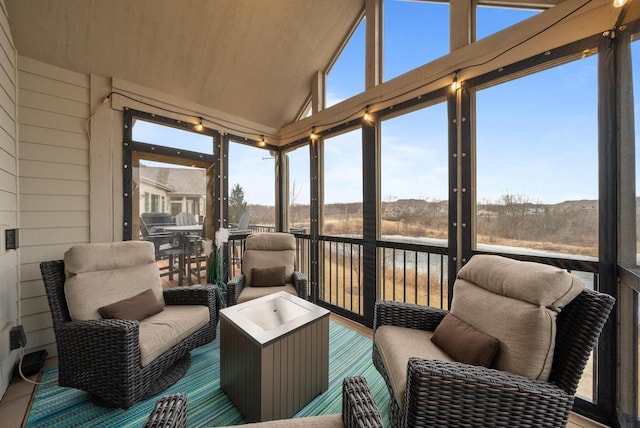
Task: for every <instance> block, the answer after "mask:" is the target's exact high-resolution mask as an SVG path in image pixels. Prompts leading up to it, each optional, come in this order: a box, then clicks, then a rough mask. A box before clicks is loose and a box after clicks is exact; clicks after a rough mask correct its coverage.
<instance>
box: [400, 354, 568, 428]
mask: <svg viewBox="0 0 640 428" xmlns="http://www.w3.org/2000/svg"><path fill="white" fill-rule="evenodd" d="M427 403H428V404H427ZM572 405H573V395H569V394H567V393H566V392H565V391H563V390H562V389H561V388H559V387H557V386H556V385H554V384H552V383H549V382H543V381H537V380H531V379H528V378H525V377H522V376H517V375H513V374H511V373H507V372H502V371H498V370H494V369H488V368H486V367H480V366H471V365H468V364H463V363H457V362H444V361H438V360H423V359H420V358H410V359H409V363H408V367H407V388H406V390H405V397H404V409H405V415H406V417H407V420H406V423H407V426H443V425H444V426H505V427H507V426H512V425H513V423H514V421H519V422H522V421H525V420H529V421H531V424H532V425H535V426H544V427H558V426H565V425H566V423H567V418H568V417H569V411H570V410H571V406H572Z"/></svg>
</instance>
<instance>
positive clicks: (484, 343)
mask: <svg viewBox="0 0 640 428" xmlns="http://www.w3.org/2000/svg"><path fill="white" fill-rule="evenodd" d="M431 341H432V342H433V343H435V344H436V345H437V346H438V347H439V348H440V349H442V350H443V351H445V352H446V353H447V354H449V356H450V357H451V358H453V359H454V360H456V361H458V362H461V363H465V364H472V365H474V366H485V367H491V365H492V364H493V361H494V360H495V358H496V355H497V354H498V350H499V349H500V341H499V340H498V339H496V338H495V337H492V336H489V335H488V334H485V333H483V332H482V331H480V330H477V329H476V328H474V327H473V326H472V325H471V324H467V323H466V322H464V321H462V320H461V319H460V318H458V317H456V316H455V315H452V314H447V315H446V316H445V317H444V318H443V319H442V321H441V322H440V324H439V325H438V327H436V330H435V331H434V332H433V336H432V337H431Z"/></svg>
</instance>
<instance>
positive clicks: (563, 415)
mask: <svg viewBox="0 0 640 428" xmlns="http://www.w3.org/2000/svg"><path fill="white" fill-rule="evenodd" d="M474 257H477V256H474ZM472 260H473V259H472ZM457 281H458V280H457ZM455 293H456V289H455V287H454V298H455ZM614 302H615V301H614V299H613V298H612V297H611V296H609V295H606V294H602V293H599V292H596V291H592V290H589V289H584V290H583V291H582V292H580V293H579V294H578V296H577V297H575V298H574V299H573V300H572V301H571V302H570V303H568V304H567V305H566V306H565V307H564V308H563V309H562V311H561V312H560V313H559V314H558V316H557V320H556V335H555V349H554V353H553V362H552V365H551V372H550V374H549V378H548V380H547V381H543V380H532V379H530V378H527V377H524V376H519V375H514V374H511V373H509V372H506V371H500V370H496V369H494V368H486V367H482V366H476V365H468V364H463V363H460V362H455V361H442V360H438V359H424V358H419V357H409V358H408V363H407V365H406V367H407V369H406V387H405V390H404V391H400V394H401V395H400V397H402V398H401V399H399V400H398V395H396V394H395V393H396V392H397V391H394V387H393V380H392V379H391V377H390V375H389V368H388V367H385V363H384V358H383V353H384V352H383V351H384V350H383V349H380V348H379V345H377V344H376V337H375V335H376V332H377V331H378V329H379V328H380V327H381V326H385V325H386V326H397V327H404V328H407V329H412V330H421V331H426V332H433V331H434V330H435V329H436V328H437V327H438V325H439V324H440V322H441V321H442V319H443V318H444V317H445V315H447V313H448V312H447V311H443V310H440V309H434V308H430V307H426V306H419V305H415V304H408V303H397V302H389V301H379V302H377V303H376V307H375V319H374V345H373V362H374V366H375V367H376V368H377V369H378V371H379V372H380V373H381V374H382V376H383V378H384V380H385V382H386V384H387V387H388V389H389V393H390V394H391V400H390V419H391V422H392V425H393V426H394V427H415V426H492V427H494V426H504V427H511V426H536V427H560V426H565V425H566V423H567V419H568V417H569V412H570V411H571V408H572V405H573V401H574V394H575V392H576V388H577V386H578V382H579V381H580V377H581V376H582V372H583V370H584V368H585V365H586V363H587V360H588V359H589V356H590V353H591V351H592V349H593V348H594V346H595V344H596V343H597V340H598V336H599V335H600V332H601V331H602V328H603V326H604V324H605V322H606V321H607V318H608V316H609V313H610V311H611V310H612V308H613V305H614ZM453 309H454V307H453V305H452V310H453ZM514 328H515V327H514ZM400 331H402V330H400ZM427 340H428V339H427Z"/></svg>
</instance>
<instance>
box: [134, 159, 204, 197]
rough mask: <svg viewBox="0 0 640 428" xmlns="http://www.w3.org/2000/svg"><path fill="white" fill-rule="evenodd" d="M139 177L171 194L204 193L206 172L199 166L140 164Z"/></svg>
mask: <svg viewBox="0 0 640 428" xmlns="http://www.w3.org/2000/svg"><path fill="white" fill-rule="evenodd" d="M140 178H141V179H142V180H145V181H146V182H148V183H153V184H155V185H156V186H159V187H163V188H165V189H166V190H167V192H168V193H170V194H171V195H204V194H205V193H206V183H207V181H206V172H205V171H204V170H202V169H199V168H162V167H149V166H140Z"/></svg>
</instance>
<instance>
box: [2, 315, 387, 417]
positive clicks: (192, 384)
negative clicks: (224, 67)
mask: <svg viewBox="0 0 640 428" xmlns="http://www.w3.org/2000/svg"><path fill="white" fill-rule="evenodd" d="M191 356H192V363H191V368H190V369H189V371H188V372H187V374H186V375H185V376H184V377H183V378H182V379H180V380H179V381H178V382H177V383H176V384H175V385H173V386H171V387H170V388H168V389H167V390H166V391H164V392H163V393H161V394H159V395H157V396H155V397H152V398H150V399H148V400H146V401H143V402H140V403H137V404H135V405H134V406H132V407H130V408H129V409H128V410H122V409H111V408H104V407H99V406H96V405H94V404H93V403H91V402H90V401H89V400H88V399H87V395H86V394H85V393H84V392H82V391H78V390H76V389H72V388H61V387H59V386H58V384H57V378H58V368H57V367H51V368H47V369H45V371H44V374H43V375H42V379H41V382H43V384H41V385H39V386H38V389H37V391H36V395H35V398H34V401H33V405H32V406H31V412H30V413H29V418H28V420H27V423H26V427H28V428H29V427H75V426H77V427H83V428H84V427H101V428H102V427H136V428H139V427H141V426H142V425H143V424H144V423H145V421H146V420H147V417H148V416H149V413H151V410H152V409H153V407H154V405H155V403H156V400H157V399H158V398H159V397H160V396H163V395H168V394H174V393H178V392H182V393H186V394H187V405H188V425H189V427H213V426H221V425H237V424H242V423H244V419H243V418H242V415H240V413H239V412H238V410H237V409H236V408H235V407H234V405H233V403H231V401H230V400H229V398H227V396H226V395H225V394H224V393H223V392H222V391H220V341H219V340H218V339H216V340H214V342H213V343H212V344H210V345H206V346H202V347H200V348H198V349H195V350H194V351H192V353H191ZM354 375H360V376H364V377H365V378H366V379H367V381H368V383H369V387H370V388H371V392H372V393H373V396H374V398H375V400H376V403H377V404H378V406H379V408H380V411H381V412H382V415H383V417H384V419H385V425H387V426H388V418H387V415H388V407H389V393H388V392H387V389H386V386H385V384H384V381H383V380H382V377H381V376H380V374H379V373H378V372H377V370H376V369H375V368H374V367H373V363H372V361H371V339H369V338H368V337H365V336H362V335H361V334H359V333H356V332H355V331H353V330H350V329H349V328H347V327H344V326H343V325H341V324H338V323H336V322H334V321H331V322H330V324H329V389H328V390H327V391H326V392H325V393H324V394H322V395H319V396H318V397H316V398H315V399H313V400H312V401H311V402H309V404H307V405H306V406H305V407H303V408H302V409H300V411H298V412H297V413H296V414H295V415H294V416H293V417H303V416H312V415H323V414H331V413H340V412H341V408H342V395H341V393H342V379H343V378H345V377H347V376H354ZM0 425H1V424H0Z"/></svg>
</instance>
